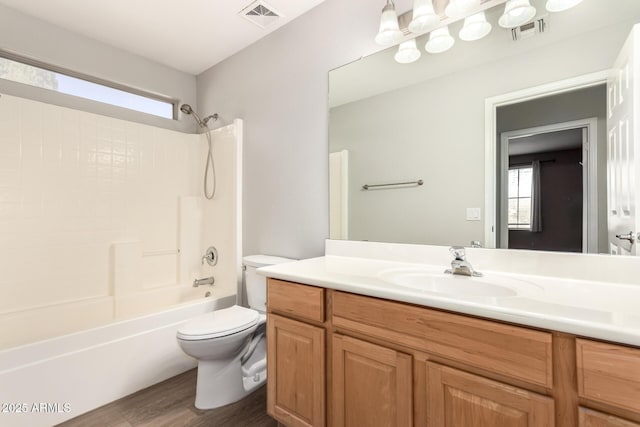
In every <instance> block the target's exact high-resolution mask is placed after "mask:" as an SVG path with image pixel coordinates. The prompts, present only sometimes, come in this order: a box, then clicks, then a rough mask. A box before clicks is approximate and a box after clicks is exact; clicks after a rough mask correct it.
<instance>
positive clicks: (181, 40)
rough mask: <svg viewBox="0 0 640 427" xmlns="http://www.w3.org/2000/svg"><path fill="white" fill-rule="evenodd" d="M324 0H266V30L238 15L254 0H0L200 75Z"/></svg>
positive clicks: (21, 9) (87, 35)
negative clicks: (270, 12) (271, 13)
mask: <svg viewBox="0 0 640 427" xmlns="http://www.w3.org/2000/svg"><path fill="white" fill-rule="evenodd" d="M323 1H325V0H266V2H267V4H268V5H269V6H271V7H272V8H273V9H274V10H275V11H277V12H279V14H280V15H281V16H282V18H280V19H278V20H277V21H276V22H274V23H273V24H271V25H269V26H268V27H267V28H264V29H263V28H260V27H259V26H257V25H255V24H253V23H251V22H249V21H248V20H246V19H245V18H244V17H242V16H240V15H239V14H238V13H239V12H240V11H241V10H243V9H244V8H245V7H247V6H249V5H250V4H252V3H253V2H254V0H181V1H176V0H108V1H105V0H82V1H79V0H0V4H3V5H5V6H8V7H10V8H13V9H15V10H18V11H20V12H23V13H25V14H27V15H31V16H34V17H36V18H39V19H41V20H43V21H46V22H49V23H52V24H54V25H57V26H60V27H63V28H65V29H67V30H69V31H72V32H74V33H79V34H81V35H83V36H86V37H89V38H92V39H95V40H98V41H101V42H103V43H106V44H108V45H111V46H114V47H117V48H120V49H123V50H126V51H129V52H131V53H134V54H137V55H140V56H143V57H145V58H148V59H151V60H153V61H156V62H159V63H162V64H165V65H168V66H170V67H173V68H176V69H178V70H181V71H184V72H187V73H190V74H194V75H197V74H200V73H202V72H203V71H205V70H206V69H208V68H210V67H212V66H213V65H215V64H217V63H218V62H220V61H222V60H224V59H225V58H228V57H229V56H231V55H233V54H234V53H236V52H238V51H240V50H242V49H244V48H245V47H247V46H249V45H251V44H252V43H254V42H256V41H257V40H259V39H261V38H262V37H264V36H266V35H267V34H269V33H271V32H273V31H274V30H276V29H278V28H280V27H281V26H283V25H284V24H286V23H287V22H290V21H292V20H293V19H295V18H297V17H298V16H300V15H302V14H303V13H305V12H307V11H308V10H310V9H312V8H313V7H315V6H317V5H318V4H320V3H322V2H323Z"/></svg>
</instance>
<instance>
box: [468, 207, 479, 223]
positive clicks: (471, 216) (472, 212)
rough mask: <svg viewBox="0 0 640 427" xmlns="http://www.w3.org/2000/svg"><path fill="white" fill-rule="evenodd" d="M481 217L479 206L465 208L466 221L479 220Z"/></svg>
mask: <svg viewBox="0 0 640 427" xmlns="http://www.w3.org/2000/svg"><path fill="white" fill-rule="evenodd" d="M481 219H482V210H481V208H467V221H480V220H481Z"/></svg>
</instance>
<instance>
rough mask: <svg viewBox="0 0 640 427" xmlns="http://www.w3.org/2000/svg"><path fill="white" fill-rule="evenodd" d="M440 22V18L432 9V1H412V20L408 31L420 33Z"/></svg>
mask: <svg viewBox="0 0 640 427" xmlns="http://www.w3.org/2000/svg"><path fill="white" fill-rule="evenodd" d="M438 21H440V17H439V16H438V15H437V14H436V12H435V10H434V9H433V0H414V1H413V19H412V20H411V23H410V24H409V31H411V32H412V33H422V32H424V31H425V30H427V29H428V28H429V27H431V26H432V25H435V24H437V23H438Z"/></svg>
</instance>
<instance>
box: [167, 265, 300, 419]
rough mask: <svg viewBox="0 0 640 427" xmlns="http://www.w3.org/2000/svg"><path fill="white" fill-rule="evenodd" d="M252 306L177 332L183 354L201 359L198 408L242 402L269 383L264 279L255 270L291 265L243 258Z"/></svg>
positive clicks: (215, 314)
mask: <svg viewBox="0 0 640 427" xmlns="http://www.w3.org/2000/svg"><path fill="white" fill-rule="evenodd" d="M243 261H244V265H245V266H246V271H245V283H246V289H247V300H248V302H249V307H251V308H245V307H241V306H239V305H234V306H233V307H229V308H225V309H222V310H216V311H213V312H211V313H206V314H203V315H201V316H198V317H195V318H193V319H191V320H189V321H188V322H187V323H185V324H184V325H182V326H181V327H180V328H179V329H178V333H177V339H178V344H179V345H180V347H181V348H182V350H183V351H184V352H185V353H187V354H188V355H189V356H191V357H193V358H195V359H197V360H198V382H197V386H196V403H195V405H196V408H198V409H212V408H217V407H220V406H224V405H228V404H230V403H233V402H236V401H238V400H240V399H242V398H243V397H244V396H246V395H247V394H249V393H251V392H252V391H254V390H255V389H257V388H258V387H259V386H261V385H262V384H264V383H265V381H266V379H267V345H266V344H267V343H266V339H265V329H266V319H267V316H266V310H267V308H266V300H267V292H266V291H267V286H266V279H265V278H264V277H263V276H259V275H258V274H257V273H256V268H258V267H264V266H267V265H275V264H280V263H283V262H290V261H293V260H292V259H289V258H281V257H274V256H268V255H251V256H247V257H244V258H243Z"/></svg>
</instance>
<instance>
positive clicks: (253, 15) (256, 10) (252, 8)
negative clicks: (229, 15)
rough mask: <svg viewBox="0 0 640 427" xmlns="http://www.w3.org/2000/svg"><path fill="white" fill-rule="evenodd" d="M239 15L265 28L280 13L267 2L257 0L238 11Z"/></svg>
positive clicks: (278, 16)
mask: <svg viewBox="0 0 640 427" xmlns="http://www.w3.org/2000/svg"><path fill="white" fill-rule="evenodd" d="M239 15H241V16H242V17H244V18H245V19H247V20H249V21H251V22H253V23H254V24H256V25H257V26H258V27H260V28H267V27H268V26H270V25H272V24H273V23H275V22H276V21H278V20H279V19H280V18H281V17H282V14H281V13H280V12H278V11H276V10H275V9H274V8H273V7H272V6H271V5H270V4H269V3H267V2H265V1H263V0H258V1H254V2H253V3H251V4H250V5H249V6H247V7H245V8H244V9H242V11H240V13H239Z"/></svg>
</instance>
